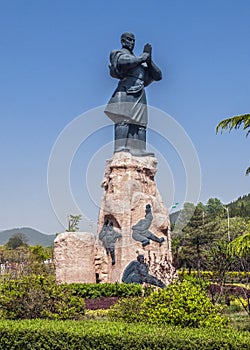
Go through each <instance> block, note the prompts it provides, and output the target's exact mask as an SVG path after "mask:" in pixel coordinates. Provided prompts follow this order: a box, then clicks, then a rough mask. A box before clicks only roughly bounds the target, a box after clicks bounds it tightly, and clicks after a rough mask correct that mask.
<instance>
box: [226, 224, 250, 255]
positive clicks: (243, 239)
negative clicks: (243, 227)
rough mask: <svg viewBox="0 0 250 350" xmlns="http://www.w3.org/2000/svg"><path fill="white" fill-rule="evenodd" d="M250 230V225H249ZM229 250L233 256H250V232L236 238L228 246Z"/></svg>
mask: <svg viewBox="0 0 250 350" xmlns="http://www.w3.org/2000/svg"><path fill="white" fill-rule="evenodd" d="M248 227H249V228H248V230H249V231H250V225H248ZM228 251H229V252H230V254H232V255H233V256H235V255H236V256H239V257H242V256H246V257H247V256H249V255H250V233H245V234H244V235H242V236H240V237H238V238H235V239H234V240H233V241H232V242H231V243H230V244H229V246H228Z"/></svg>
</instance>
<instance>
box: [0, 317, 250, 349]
mask: <svg viewBox="0 0 250 350" xmlns="http://www.w3.org/2000/svg"><path fill="white" fill-rule="evenodd" d="M0 339H1V340H0V344H1V349H4V350H18V349H29V350H50V349H60V350H69V349H70V350H80V349H88V350H92V349H93V350H104V349H106V350H111V349H112V350H125V349H133V350H142V349H150V350H160V349H164V350H173V349H174V350H184V349H185V350H218V349H230V350H239V349H241V350H243V349H249V347H250V338H249V332H239V331H236V330H233V329H210V328H201V329H189V328H181V327H173V326H164V327H160V326H158V325H157V326H154V325H152V324H150V325H147V324H125V323H122V322H100V321H77V322H75V321H64V322H58V321H57V322H55V321H46V320H32V321H2V322H0Z"/></svg>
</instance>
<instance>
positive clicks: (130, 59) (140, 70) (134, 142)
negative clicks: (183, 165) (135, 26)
mask: <svg viewBox="0 0 250 350" xmlns="http://www.w3.org/2000/svg"><path fill="white" fill-rule="evenodd" d="M121 44H122V48H121V49H120V50H113V51H111V53H110V66H109V67H110V75H111V76H112V77H113V78H117V79H119V83H118V86H117V88H116V90H115V92H114V93H113V95H112V97H111V99H110V100H109V102H108V104H107V106H106V108H105V113H106V114H107V116H108V117H109V118H111V119H112V121H113V122H114V123H115V131H114V133H115V147H114V152H121V151H123V152H124V151H125V152H130V153H132V154H133V155H134V156H154V154H153V153H148V152H146V127H147V123H148V113H147V100H146V94H145V90H144V87H146V86H148V85H149V84H150V83H152V82H153V81H159V80H161V79H162V73H161V70H160V69H159V68H158V67H157V66H156V64H155V63H154V62H153V60H152V46H151V45H150V44H146V45H145V46H144V49H143V53H142V54H141V55H140V56H139V57H136V56H135V55H134V53H133V49H134V46H135V36H134V34H132V33H127V32H126V33H123V34H122V35H121Z"/></svg>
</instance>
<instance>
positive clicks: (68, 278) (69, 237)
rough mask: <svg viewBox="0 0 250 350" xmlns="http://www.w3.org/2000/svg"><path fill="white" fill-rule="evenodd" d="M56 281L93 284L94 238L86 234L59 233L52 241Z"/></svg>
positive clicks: (94, 277)
mask: <svg viewBox="0 0 250 350" xmlns="http://www.w3.org/2000/svg"><path fill="white" fill-rule="evenodd" d="M54 263H55V269H56V280H57V281H58V282H63V283H74V282H76V283H77V282H79V283H95V282H96V276H95V236H94V235H93V234H92V233H88V232H64V233H60V234H59V235H58V236H57V237H56V239H55V241H54Z"/></svg>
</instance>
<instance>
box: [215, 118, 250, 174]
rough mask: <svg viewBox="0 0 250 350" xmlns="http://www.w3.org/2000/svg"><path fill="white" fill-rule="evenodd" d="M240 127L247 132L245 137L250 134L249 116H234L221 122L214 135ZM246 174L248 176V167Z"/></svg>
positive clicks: (249, 169) (249, 170) (249, 171)
mask: <svg viewBox="0 0 250 350" xmlns="http://www.w3.org/2000/svg"><path fill="white" fill-rule="evenodd" d="M241 126H243V130H246V131H247V133H246V137H247V136H248V135H249V134H250V114H243V115H236V116H234V117H232V118H228V119H224V120H222V121H221V122H220V123H219V124H218V125H217V126H216V134H217V133H218V131H219V129H221V132H222V131H223V130H227V129H228V130H229V132H230V131H231V130H232V129H239V128H240V127H241ZM248 174H250V167H249V168H247V170H246V175H248Z"/></svg>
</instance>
